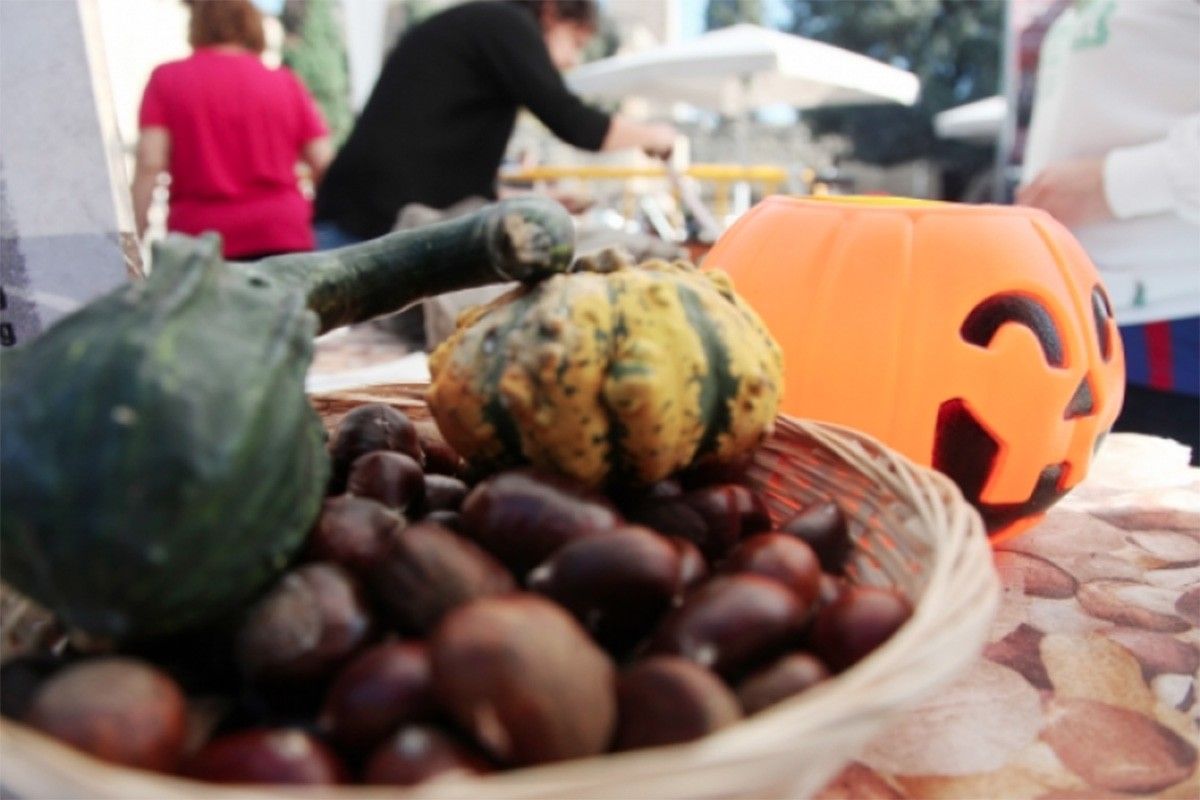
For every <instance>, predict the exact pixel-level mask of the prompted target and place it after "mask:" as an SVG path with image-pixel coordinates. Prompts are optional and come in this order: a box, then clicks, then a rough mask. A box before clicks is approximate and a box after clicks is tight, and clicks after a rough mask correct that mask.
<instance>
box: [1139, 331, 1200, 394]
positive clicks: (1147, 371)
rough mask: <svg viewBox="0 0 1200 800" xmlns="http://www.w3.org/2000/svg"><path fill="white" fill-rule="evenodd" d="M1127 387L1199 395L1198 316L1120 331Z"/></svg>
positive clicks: (1199, 351)
mask: <svg viewBox="0 0 1200 800" xmlns="http://www.w3.org/2000/svg"><path fill="white" fill-rule="evenodd" d="M1121 341H1122V343H1123V344H1124V346H1125V368H1126V377H1127V380H1128V381H1129V383H1131V384H1136V385H1138V386H1147V387H1149V388H1151V389H1159V390H1164V391H1171V392H1180V393H1183V394H1190V395H1200V316H1196V317H1184V318H1182V319H1173V320H1167V321H1162V322H1148V323H1145V324H1143V325H1127V326H1123V327H1122V328H1121Z"/></svg>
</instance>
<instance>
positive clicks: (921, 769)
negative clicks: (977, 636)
mask: <svg viewBox="0 0 1200 800" xmlns="http://www.w3.org/2000/svg"><path fill="white" fill-rule="evenodd" d="M1187 461H1188V450H1187V448H1185V447H1183V446H1182V445H1180V444H1178V443H1176V442H1172V441H1169V440H1166V439H1157V438H1153V437H1149V436H1142V435H1137V434H1113V435H1111V436H1109V437H1108V439H1107V441H1106V442H1105V443H1104V445H1103V446H1102V448H1101V449H1100V451H1099V453H1098V454H1097V457H1096V459H1095V461H1094V463H1093V465H1092V468H1091V471H1090V473H1089V475H1088V477H1087V479H1086V480H1085V481H1084V482H1083V483H1081V484H1080V485H1079V486H1078V487H1076V489H1075V490H1074V491H1073V492H1072V493H1071V494H1069V495H1068V496H1067V497H1066V498H1064V499H1063V500H1062V501H1061V502H1060V503H1059V504H1058V505H1056V506H1054V507H1053V508H1052V509H1051V510H1050V511H1049V512H1048V513H1047V515H1046V516H1045V518H1044V519H1043V520H1042V521H1041V522H1040V523H1039V524H1038V525H1036V526H1035V527H1033V528H1031V529H1030V531H1029V532H1028V533H1026V534H1025V535H1024V536H1022V537H1019V538H1017V539H1015V540H1012V541H1010V542H1007V543H1005V544H1004V545H1002V546H1000V547H999V548H997V550H996V552H995V562H996V566H997V569H998V570H999V573H1000V576H1001V579H1002V584H1003V587H1004V594H1003V600H1002V603H1001V608H1000V612H999V614H998V616H997V618H996V621H995V623H994V625H993V628H992V631H991V635H990V638H989V643H988V645H987V646H986V648H985V650H984V652H983V654H982V655H981V656H980V658H979V659H978V661H977V662H976V663H975V664H974V665H973V666H972V667H971V668H970V669H969V670H968V672H967V673H966V674H965V675H963V676H962V678H961V679H960V680H958V681H957V682H956V683H954V684H953V685H951V686H949V687H947V688H946V689H945V690H944V691H941V692H939V693H938V694H937V695H936V696H935V697H932V698H929V699H928V700H926V701H925V702H924V703H923V704H922V705H921V706H919V707H918V708H917V709H915V710H914V711H912V712H911V713H909V714H907V715H905V716H904V717H903V718H902V719H901V720H900V721H899V722H898V723H897V724H895V725H894V726H892V727H890V728H889V729H888V730H887V732H886V733H884V734H883V735H882V736H880V737H879V738H878V739H876V740H875V741H874V742H873V743H872V744H871V745H870V747H869V748H868V749H867V750H866V752H865V753H864V754H863V755H862V757H861V758H860V760H858V761H856V762H854V763H853V764H851V765H850V766H849V767H848V768H847V769H846V770H845V771H844V772H843V773H842V774H841V775H840V776H839V777H838V778H837V779H836V780H835V781H834V782H833V783H832V784H830V785H829V786H828V787H827V788H826V789H825V791H824V792H823V793H822V794H821V795H820V797H821V800H835V799H836V798H955V800H965V799H966V798H981V799H982V798H987V799H988V800H993V799H994V800H1000V799H1001V798H1039V800H1069V799H1071V798H1088V799H1089V800H1098V799H1100V798H1113V797H1128V796H1136V797H1156V798H1189V799H1194V798H1200V772H1198V770H1197V748H1198V746H1200V702H1198V699H1197V686H1196V684H1197V669H1198V668H1200V469H1195V468H1191V467H1189V466H1188V464H1187Z"/></svg>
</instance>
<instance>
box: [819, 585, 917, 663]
mask: <svg viewBox="0 0 1200 800" xmlns="http://www.w3.org/2000/svg"><path fill="white" fill-rule="evenodd" d="M911 615H912V605H911V604H910V603H909V602H908V599H907V598H905V596H904V595H902V594H900V593H899V592H898V591H896V590H895V589H885V588H882V587H878V586H847V587H845V588H844V589H843V590H842V591H841V592H840V593H839V594H838V596H837V598H836V599H835V600H834V601H833V602H832V603H830V604H829V605H827V606H825V607H824V608H822V609H821V610H820V611H819V612H818V613H817V618H816V621H815V622H814V624H813V630H812V647H813V650H814V651H815V652H816V654H817V655H818V656H820V657H821V658H822V659H823V660H824V661H825V663H826V664H828V665H829V666H830V667H832V668H833V669H834V670H836V671H838V672H840V671H842V670H844V669H846V668H848V667H850V666H853V665H854V664H855V663H857V662H858V661H859V660H861V659H862V658H863V657H864V656H866V655H867V654H868V653H870V652H871V651H872V650H874V649H875V648H876V647H878V646H879V645H881V644H883V643H884V642H885V641H887V640H888V638H889V637H891V635H892V634H893V633H895V632H896V631H897V630H898V629H899V628H900V626H901V625H903V624H904V623H905V622H906V621H908V618H909V617H910V616H911Z"/></svg>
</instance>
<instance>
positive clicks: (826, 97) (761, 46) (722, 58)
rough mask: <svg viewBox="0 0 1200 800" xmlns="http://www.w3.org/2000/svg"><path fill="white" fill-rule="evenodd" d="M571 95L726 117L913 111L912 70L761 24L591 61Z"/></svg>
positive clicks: (573, 77) (575, 77)
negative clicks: (875, 108) (864, 108)
mask: <svg viewBox="0 0 1200 800" xmlns="http://www.w3.org/2000/svg"><path fill="white" fill-rule="evenodd" d="M566 80H567V84H568V85H569V86H570V87H571V88H572V89H573V90H574V91H576V92H579V93H580V94H583V95H586V96H590V97H607V98H612V99H624V98H626V97H627V96H629V95H636V96H640V97H645V98H647V99H653V100H663V101H679V102H685V103H691V104H693V105H697V106H701V107H704V108H711V109H716V110H718V111H721V112H723V113H726V114H730V115H740V114H743V113H744V112H746V111H747V110H748V109H752V108H757V107H759V106H764V105H770V104H773V103H787V104H789V105H793V106H797V107H801V108H803V107H813V106H820V105H831V104H839V103H874V102H897V103H904V104H906V105H911V104H912V103H913V102H914V101H915V100H916V98H917V93H918V90H919V83H918V81H917V77H916V76H915V75H913V74H912V73H911V72H906V71H905V70H901V69H897V68H895V67H892V66H889V65H887V64H884V63H882V62H879V61H875V60H874V59H871V58H867V57H866V56H862V55H859V54H857V53H852V52H850V51H849V50H843V49H841V48H839V47H834V46H832V45H828V44H824V43H822V42H817V41H813V40H811V39H805V38H802V37H800V36H794V35H792V34H788V33H783V32H781V31H775V30H771V29H769V28H763V27H761V26H758V25H734V26H732V27H729V28H722V29H720V30H717V31H713V32H711V33H706V34H704V35H703V36H698V37H696V38H694V39H688V40H686V41H683V42H678V43H673V44H667V45H662V46H660V47H655V48H651V49H649V50H644V51H642V52H640V53H634V54H631V55H623V56H614V57H612V58H606V59H601V60H600V61H593V62H592V63H590V64H585V65H584V66H582V67H579V68H577V69H575V70H572V71H571V72H570V73H568V74H567V76H566Z"/></svg>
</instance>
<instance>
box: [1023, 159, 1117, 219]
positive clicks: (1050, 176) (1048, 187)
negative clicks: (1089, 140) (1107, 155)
mask: <svg viewBox="0 0 1200 800" xmlns="http://www.w3.org/2000/svg"><path fill="white" fill-rule="evenodd" d="M1016 200H1017V204H1018V205H1022V206H1033V207H1034V208H1040V209H1042V210H1044V211H1048V212H1049V213H1050V215H1051V216H1052V217H1054V218H1055V219H1057V220H1058V221H1059V222H1061V223H1062V224H1064V225H1066V226H1067V227H1068V228H1074V227H1076V226H1078V225H1084V224H1087V223H1089V222H1103V221H1104V220H1109V219H1113V212H1112V209H1111V208H1109V207H1108V200H1107V198H1106V197H1105V196H1104V159H1102V158H1087V159H1080V160H1078V161H1064V162H1062V163H1061V164H1051V165H1050V166H1048V167H1046V168H1045V169H1043V170H1042V171H1041V172H1039V173H1038V174H1037V176H1036V177H1035V178H1034V179H1033V181H1031V182H1030V183H1029V184H1027V185H1025V186H1022V187H1021V188H1019V189H1018V190H1017V197H1016Z"/></svg>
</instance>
